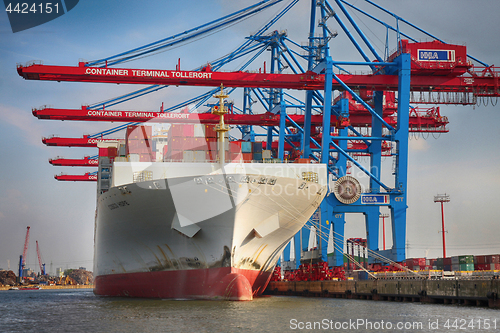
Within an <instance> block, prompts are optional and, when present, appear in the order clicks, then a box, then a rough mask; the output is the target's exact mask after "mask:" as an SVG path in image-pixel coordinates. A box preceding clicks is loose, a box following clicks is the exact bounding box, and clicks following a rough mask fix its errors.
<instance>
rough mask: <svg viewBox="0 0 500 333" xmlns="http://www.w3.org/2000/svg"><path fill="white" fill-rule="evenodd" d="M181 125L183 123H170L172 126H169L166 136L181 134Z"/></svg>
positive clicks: (179, 135) (174, 136)
mask: <svg viewBox="0 0 500 333" xmlns="http://www.w3.org/2000/svg"><path fill="white" fill-rule="evenodd" d="M183 126H184V125H180V124H172V126H170V130H169V132H168V137H169V138H180V137H182V136H183V134H184V133H183Z"/></svg>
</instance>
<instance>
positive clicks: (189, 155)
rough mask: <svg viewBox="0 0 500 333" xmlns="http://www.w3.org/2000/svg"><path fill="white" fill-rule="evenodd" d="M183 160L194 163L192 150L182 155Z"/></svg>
mask: <svg viewBox="0 0 500 333" xmlns="http://www.w3.org/2000/svg"><path fill="white" fill-rule="evenodd" d="M182 160H183V161H184V162H194V152H193V151H192V150H185V151H184V152H183V153H182Z"/></svg>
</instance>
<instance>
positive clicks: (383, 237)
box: [380, 214, 389, 251]
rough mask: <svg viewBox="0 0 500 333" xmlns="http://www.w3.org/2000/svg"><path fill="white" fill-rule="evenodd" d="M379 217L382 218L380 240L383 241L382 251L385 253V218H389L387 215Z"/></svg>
mask: <svg viewBox="0 0 500 333" xmlns="http://www.w3.org/2000/svg"><path fill="white" fill-rule="evenodd" d="M380 217H381V218H382V239H383V244H384V251H385V218H386V217H389V214H380Z"/></svg>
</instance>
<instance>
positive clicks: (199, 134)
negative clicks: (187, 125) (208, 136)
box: [194, 124, 205, 138]
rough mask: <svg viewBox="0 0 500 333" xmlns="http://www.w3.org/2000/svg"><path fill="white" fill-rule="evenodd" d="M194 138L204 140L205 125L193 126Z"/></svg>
mask: <svg viewBox="0 0 500 333" xmlns="http://www.w3.org/2000/svg"><path fill="white" fill-rule="evenodd" d="M194 137H195V138H204V137H205V125H202V124H195V125H194Z"/></svg>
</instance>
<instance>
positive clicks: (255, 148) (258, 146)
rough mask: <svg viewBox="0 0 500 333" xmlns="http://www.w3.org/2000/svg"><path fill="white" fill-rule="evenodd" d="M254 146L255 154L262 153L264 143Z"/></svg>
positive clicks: (256, 143)
mask: <svg viewBox="0 0 500 333" xmlns="http://www.w3.org/2000/svg"><path fill="white" fill-rule="evenodd" d="M252 146H253V152H254V153H262V142H253V143H252Z"/></svg>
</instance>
